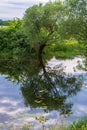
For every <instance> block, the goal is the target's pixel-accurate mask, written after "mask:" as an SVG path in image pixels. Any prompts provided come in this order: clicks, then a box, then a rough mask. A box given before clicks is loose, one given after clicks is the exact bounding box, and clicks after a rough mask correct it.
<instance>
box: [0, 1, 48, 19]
mask: <svg viewBox="0 0 87 130" xmlns="http://www.w3.org/2000/svg"><path fill="white" fill-rule="evenodd" d="M48 1H49V0H0V19H3V20H4V19H13V18H16V17H17V18H22V17H23V15H24V12H25V10H26V9H27V8H28V7H31V6H33V5H35V4H39V3H46V2H48Z"/></svg>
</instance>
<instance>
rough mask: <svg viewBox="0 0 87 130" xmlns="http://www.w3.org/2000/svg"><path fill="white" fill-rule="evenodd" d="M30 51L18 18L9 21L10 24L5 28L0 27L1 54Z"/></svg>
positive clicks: (26, 52) (17, 53)
mask: <svg viewBox="0 0 87 130" xmlns="http://www.w3.org/2000/svg"><path fill="white" fill-rule="evenodd" d="M30 51H31V50H30V47H29V45H28V38H27V36H26V35H25V34H24V33H23V30H22V27H21V21H20V20H19V19H15V20H14V21H12V22H10V26H8V27H7V28H1V29H0V54H1V55H13V56H15V55H26V54H27V55H28V54H30Z"/></svg>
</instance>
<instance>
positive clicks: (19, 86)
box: [0, 57, 87, 130]
mask: <svg viewBox="0 0 87 130" xmlns="http://www.w3.org/2000/svg"><path fill="white" fill-rule="evenodd" d="M83 61H85V59H84V58H81V57H77V58H74V59H72V60H57V59H55V57H53V58H52V59H51V60H50V61H48V62H46V63H45V66H42V68H41V67H37V65H36V64H37V61H35V59H34V60H33V59H29V60H28V59H27V60H25V59H24V60H19V59H16V60H14V59H5V60H2V59H1V60H0V73H1V74H0V127H1V130H4V129H6V130H7V129H8V130H9V129H10V128H11V127H14V128H16V130H17V129H19V128H21V127H22V126H23V124H26V123H27V122H29V123H32V127H33V129H35V130H36V129H37V130H39V129H41V123H39V121H38V120H36V117H40V116H44V117H46V118H48V121H47V122H46V123H45V124H44V125H45V126H46V127H49V126H50V124H51V125H52V124H54V123H55V122H57V121H59V122H61V121H62V120H64V121H65V122H70V121H73V120H78V119H79V118H81V117H83V116H85V115H86V114H87V73H86V69H83V70H82V68H85V67H84V65H85V64H84V65H83V67H82V64H83ZM84 63H85V62H84ZM78 64H79V65H78ZM78 68H79V69H78ZM65 117H66V118H65Z"/></svg>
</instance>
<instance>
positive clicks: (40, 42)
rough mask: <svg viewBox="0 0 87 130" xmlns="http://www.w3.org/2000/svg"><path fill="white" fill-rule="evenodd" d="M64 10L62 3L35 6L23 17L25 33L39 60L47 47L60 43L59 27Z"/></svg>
mask: <svg viewBox="0 0 87 130" xmlns="http://www.w3.org/2000/svg"><path fill="white" fill-rule="evenodd" d="M64 10H65V7H64V5H63V3H62V2H53V3H52V2H49V3H47V4H45V5H42V4H40V5H35V6H33V7H31V8H28V9H27V10H26V12H25V15H24V17H23V27H24V31H25V33H26V34H27V36H28V38H29V43H30V46H31V47H32V48H33V47H34V48H35V49H36V51H37V53H38V58H39V59H40V57H41V54H42V51H43V49H44V47H45V46H47V45H49V44H51V43H53V42H56V41H58V39H59V34H58V27H59V26H58V25H59V24H60V22H61V21H62V19H63V16H64Z"/></svg>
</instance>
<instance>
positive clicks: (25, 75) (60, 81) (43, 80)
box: [0, 57, 82, 115]
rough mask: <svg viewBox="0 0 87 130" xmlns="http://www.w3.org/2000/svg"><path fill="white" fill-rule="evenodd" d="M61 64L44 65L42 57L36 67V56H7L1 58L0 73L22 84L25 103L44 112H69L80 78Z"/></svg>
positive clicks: (78, 87)
mask: <svg viewBox="0 0 87 130" xmlns="http://www.w3.org/2000/svg"><path fill="white" fill-rule="evenodd" d="M63 69H64V68H63V66H62V65H58V66H55V67H53V68H51V66H44V64H43V61H42V59H41V61H40V66H38V62H37V60H35V58H33V57H32V58H28V59H25V58H22V59H21V58H15V59H14V58H8V59H4V60H3V59H2V60H0V72H1V73H2V74H5V75H7V77H8V78H9V79H10V80H13V81H16V82H18V83H20V84H21V92H22V95H23V98H24V103H25V105H26V106H30V107H31V108H37V107H41V108H43V109H44V110H45V111H51V110H58V111H59V112H60V114H64V115H65V114H70V113H71V108H72V105H73V104H72V102H71V101H70V100H69V98H70V97H72V96H73V95H75V94H77V92H78V91H80V88H81V85H82V83H81V80H80V79H79V78H76V77H75V76H72V75H70V74H68V75H67V74H66V73H65V72H64V71H63Z"/></svg>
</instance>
